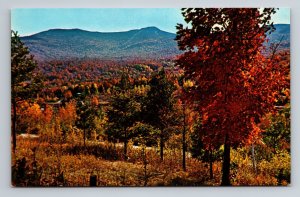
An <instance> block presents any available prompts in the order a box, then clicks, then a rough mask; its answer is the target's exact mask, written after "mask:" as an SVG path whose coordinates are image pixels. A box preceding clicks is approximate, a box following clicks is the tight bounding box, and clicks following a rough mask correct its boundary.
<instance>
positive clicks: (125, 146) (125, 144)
mask: <svg viewBox="0 0 300 197" xmlns="http://www.w3.org/2000/svg"><path fill="white" fill-rule="evenodd" d="M127 144H128V140H127V139H125V140H124V159H125V160H127Z"/></svg>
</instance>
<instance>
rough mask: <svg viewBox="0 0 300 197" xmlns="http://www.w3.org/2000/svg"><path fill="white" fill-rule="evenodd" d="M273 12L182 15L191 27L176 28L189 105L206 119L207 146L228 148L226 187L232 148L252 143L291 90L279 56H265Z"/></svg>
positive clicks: (229, 10)
mask: <svg viewBox="0 0 300 197" xmlns="http://www.w3.org/2000/svg"><path fill="white" fill-rule="evenodd" d="M275 11H276V10H275V9H272V8H270V9H269V8H268V9H256V8H251V9H250V8H245V9H240V8H209V9H200V8H199V9H192V8H188V9H183V10H182V14H183V16H184V18H185V21H186V23H187V24H188V25H187V26H186V27H184V26H183V25H182V24H178V26H177V29H178V31H177V37H176V40H177V42H178V46H179V48H180V49H181V50H183V51H184V54H182V55H181V56H180V57H179V58H178V60H177V63H178V64H179V65H180V66H181V67H182V68H183V69H184V76H185V78H186V79H189V80H192V81H193V83H194V86H193V87H192V88H190V90H189V94H188V99H189V100H192V101H197V103H198V107H197V109H198V111H199V112H200V113H201V114H202V119H203V122H202V131H201V132H203V133H205V135H204V136H203V142H204V143H205V144H206V145H207V146H212V145H214V144H215V145H220V144H224V155H223V169H222V171H223V176H222V185H230V148H231V147H236V146H239V145H242V144H245V143H248V142H249V141H251V140H252V139H254V137H255V136H256V135H258V134H259V132H260V129H259V127H258V126H257V124H258V123H259V120H260V118H261V117H262V116H263V115H264V114H265V113H267V112H270V111H272V110H273V109H274V102H276V97H277V96H278V94H279V93H280V91H281V90H282V88H283V87H284V86H286V85H287V83H286V82H285V81H286V78H285V76H286V75H285V74H284V72H286V69H287V68H286V67H282V66H280V65H279V64H278V61H276V56H273V55H270V56H268V55H267V54H265V53H264V51H265V50H264V49H265V47H264V43H265V42H266V34H267V33H268V32H271V31H272V30H273V29H274V28H273V24H272V23H271V22H270V20H271V15H272V14H274V13H275Z"/></svg>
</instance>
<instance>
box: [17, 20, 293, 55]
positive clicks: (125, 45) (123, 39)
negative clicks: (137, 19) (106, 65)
mask: <svg viewBox="0 0 300 197" xmlns="http://www.w3.org/2000/svg"><path fill="white" fill-rule="evenodd" d="M275 28H276V30H275V31H274V32H272V33H271V35H268V37H269V38H270V41H269V43H272V42H279V41H280V40H281V38H283V40H282V42H281V48H289V46H290V25H288V24H279V25H275ZM175 36H176V35H175V34H173V33H169V32H165V31H162V30H160V29H158V28H156V27H146V28H142V29H135V30H130V31H125V32H105V33H104V32H91V31H85V30H81V29H50V30H48V31H43V32H40V33H37V34H34V35H31V36H25V37H21V40H22V41H23V42H24V43H25V45H26V46H28V48H29V50H30V51H31V53H32V54H33V55H34V56H35V57H36V58H37V59H39V60H51V59H72V58H84V57H88V58H99V59H123V58H141V59H146V58H165V57H174V56H175V55H177V54H180V51H179V50H178V48H177V43H176V41H175V40H174V38H175Z"/></svg>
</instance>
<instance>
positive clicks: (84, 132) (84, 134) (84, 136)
mask: <svg viewBox="0 0 300 197" xmlns="http://www.w3.org/2000/svg"><path fill="white" fill-rule="evenodd" d="M85 138H86V131H85V128H83V146H84V147H85Z"/></svg>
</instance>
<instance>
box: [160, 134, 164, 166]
mask: <svg viewBox="0 0 300 197" xmlns="http://www.w3.org/2000/svg"><path fill="white" fill-rule="evenodd" d="M161 132H162V131H161ZM160 160H161V161H163V160H164V142H163V135H162V134H161V135H160Z"/></svg>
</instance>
